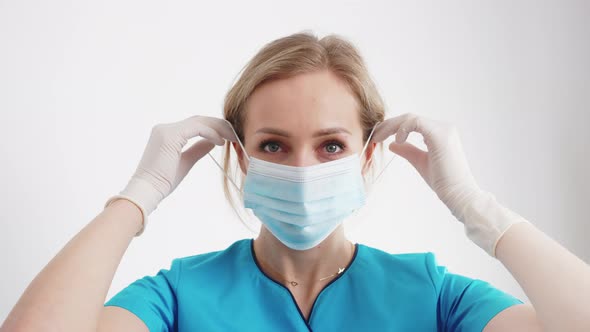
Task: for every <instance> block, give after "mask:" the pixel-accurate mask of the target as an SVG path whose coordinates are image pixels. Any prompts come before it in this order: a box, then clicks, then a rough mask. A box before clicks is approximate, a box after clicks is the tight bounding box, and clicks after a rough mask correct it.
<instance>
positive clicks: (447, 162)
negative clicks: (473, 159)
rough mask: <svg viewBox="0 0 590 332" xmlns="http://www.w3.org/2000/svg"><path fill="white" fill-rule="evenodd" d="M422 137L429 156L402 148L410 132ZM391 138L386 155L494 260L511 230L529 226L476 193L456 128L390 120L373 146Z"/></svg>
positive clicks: (411, 118)
mask: <svg viewBox="0 0 590 332" xmlns="http://www.w3.org/2000/svg"><path fill="white" fill-rule="evenodd" d="M412 131H415V132H418V133H420V134H421V135H422V136H423V138H424V143H425V144H426V147H427V151H424V150H422V149H419V148H417V147H416V146H414V145H413V144H410V143H407V142H405V141H406V139H407V138H408V135H409V134H410V132H412ZM393 134H395V141H394V142H392V143H391V144H390V145H389V149H390V150H391V151H392V152H394V153H396V154H398V155H400V156H402V157H404V158H405V159H407V160H408V161H409V162H410V163H411V164H412V165H413V166H414V167H415V168H416V170H417V171H418V173H419V174H420V175H421V176H422V178H423V179H424V181H425V182H426V183H427V184H428V185H429V186H430V188H432V190H433V191H434V192H435V193H436V195H437V196H438V198H439V199H440V200H441V201H442V202H443V203H444V204H445V205H446V206H447V207H448V208H449V210H450V211H451V213H452V214H453V215H454V216H455V217H456V218H457V219H458V220H459V221H461V222H462V223H463V224H464V226H465V232H466V234H467V236H468V237H469V239H471V240H472V241H473V242H474V243H475V244H477V245H478V246H479V247H480V248H482V249H483V250H485V251H486V252H487V253H488V254H489V255H490V256H492V257H496V245H497V243H498V241H499V240H500V238H501V237H502V235H504V233H505V232H506V231H507V230H508V228H509V227H510V226H512V225H513V224H516V223H519V222H528V221H527V220H526V219H524V218H523V217H521V216H519V215H518V214H516V213H514V212H512V211H510V210H508V209H507V208H505V207H503V206H501V205H500V204H499V203H498V202H497V201H496V199H495V197H494V196H493V195H492V194H491V193H488V192H485V191H483V190H481V189H480V188H479V186H478V185H477V183H476V182H475V179H474V178H473V175H472V174H471V170H470V169H469V165H468V163H467V160H466V158H465V155H464V154H463V148H462V147H461V142H460V140H459V134H458V133H457V130H456V129H455V127H453V126H451V125H449V124H446V123H442V122H438V121H434V120H430V119H427V118H424V117H421V116H417V115H415V114H412V113H407V114H403V115H400V116H397V117H394V118H390V119H387V120H385V121H384V122H382V123H380V124H379V125H378V126H377V128H376V129H375V133H374V135H373V139H372V141H374V142H381V141H384V140H385V139H387V137H389V136H391V135H393Z"/></svg>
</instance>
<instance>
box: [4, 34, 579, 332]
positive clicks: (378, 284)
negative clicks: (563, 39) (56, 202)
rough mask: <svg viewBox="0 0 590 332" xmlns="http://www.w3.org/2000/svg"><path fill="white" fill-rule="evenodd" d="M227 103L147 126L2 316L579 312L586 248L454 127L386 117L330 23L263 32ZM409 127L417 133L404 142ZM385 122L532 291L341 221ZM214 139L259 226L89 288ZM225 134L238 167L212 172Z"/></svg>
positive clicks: (111, 325) (223, 325)
mask: <svg viewBox="0 0 590 332" xmlns="http://www.w3.org/2000/svg"><path fill="white" fill-rule="evenodd" d="M224 118H225V119H224V120H222V119H216V118H210V117H203V116H194V117H190V118H188V119H185V120H183V121H180V122H176V123H170V124H161V125H157V126H155V127H154V128H153V130H152V135H151V137H150V140H149V142H148V144H147V147H146V150H145V151H144V154H143V157H142V159H141V161H140V164H139V167H138V168H137V171H136V172H135V174H134V176H133V177H132V179H131V180H130V181H129V183H128V184H127V186H126V188H125V189H124V190H123V191H122V192H121V193H120V194H119V195H115V196H113V197H112V198H111V199H109V200H108V201H107V203H106V204H105V209H104V211H103V212H102V213H100V214H99V215H98V216H97V217H96V218H95V219H94V220H92V221H91V222H90V223H89V224H88V225H87V226H86V227H85V228H84V229H83V230H82V231H81V232H80V233H79V234H78V235H76V236H75V237H74V238H73V239H72V240H71V241H70V242H69V243H68V244H67V245H66V246H65V247H64V249H63V250H62V251H61V252H60V253H58V255H57V256H56V257H55V258H54V259H53V260H52V261H51V262H50V263H49V264H48V265H47V267H45V269H43V270H42V271H41V273H40V274H39V275H38V276H37V277H36V278H35V280H33V282H32V283H31V285H30V286H29V287H28V288H27V290H26V291H25V293H24V294H23V296H22V297H21V299H20V300H19V302H18V303H17V304H16V306H15V308H14V309H13V310H12V312H11V313H10V314H9V316H8V318H7V320H6V321H5V322H4V325H3V327H2V331H3V332H4V331H52V330H60V331H61V330H64V331H96V330H98V331H148V330H150V331H161V330H174V331H196V330H205V331H212V330H215V331H237V330H239V331H311V330H313V331H337V330H340V331H359V330H362V331H382V330H387V331H433V330H441V331H443V330H444V331H447V330H448V331H481V330H483V331H487V332H491V331H541V330H547V331H582V330H584V331H587V330H590V311H589V309H588V308H590V305H589V304H590V303H589V300H590V286H589V283H588V280H590V269H589V267H588V265H586V264H585V263H584V262H583V261H581V260H580V259H578V258H577V257H576V256H574V255H572V254H571V253H570V252H568V251H567V250H566V249H564V248H563V247H562V246H560V245H559V244H558V243H556V242H555V241H553V240H552V239H550V238H549V237H547V236H546V235H545V234H543V233H542V232H541V231H539V230H538V229H537V228H535V227H534V226H533V225H531V224H530V223H529V222H527V221H526V220H525V219H523V218H522V217H520V216H518V215H517V214H515V213H513V212H511V211H509V210H507V209H506V208H504V207H502V206H501V205H499V204H498V203H497V202H496V201H495V199H494V197H493V196H492V195H490V194H489V193H487V192H485V191H483V190H481V189H480V188H479V187H478V186H477V184H476V182H475V179H474V178H473V177H472V176H471V173H470V171H469V167H468V165H467V162H466V160H465V158H464V156H463V153H462V151H461V145H460V142H459V138H458V135H457V133H456V131H455V130H454V128H453V127H451V126H448V125H446V124H442V123H439V122H436V121H432V120H429V119H425V118H423V117H419V116H416V115H413V114H405V115H402V116H398V117H394V118H390V119H387V120H386V119H384V110H383V106H382V102H381V99H380V97H379V95H378V93H377V91H376V89H375V87H374V85H373V83H372V81H371V79H370V78H369V75H368V73H367V71H366V68H365V66H364V64H363V61H362V59H361V57H360V55H359V54H358V52H357V51H356V50H355V48H354V47H353V46H352V45H350V44H349V43H348V42H346V41H345V40H343V39H341V38H339V37H336V36H329V37H326V38H323V39H321V40H318V39H317V38H315V37H314V36H311V35H308V34H295V35H292V36H288V37H285V38H281V39H279V40H276V41H274V42H272V43H270V44H268V45H266V46H265V47H264V48H263V49H262V50H261V51H260V52H259V53H258V54H257V55H256V56H255V57H254V58H253V59H252V60H251V62H250V63H249V65H248V66H247V67H246V68H245V70H244V72H243V73H242V75H241V77H240V79H239V80H238V81H237V82H236V84H235V85H234V86H233V88H232V89H231V90H230V92H229V93H228V95H227V98H226V102H225V109H224ZM413 131H415V132H418V133H420V134H421V135H422V136H423V137H424V141H425V144H426V146H427V148H428V151H422V150H420V149H418V148H416V147H414V146H413V145H411V144H409V143H406V142H405V140H406V138H407V137H408V134H409V133H410V132H413ZM394 134H395V135H396V136H395V137H396V139H395V142H394V143H392V144H391V145H390V146H389V149H390V150H391V151H393V152H394V153H396V154H398V155H400V156H402V157H404V158H406V159H407V160H408V161H409V162H410V163H411V164H412V165H413V166H414V167H416V169H417V170H418V172H419V174H420V175H421V176H422V177H423V178H424V180H425V182H426V183H427V184H428V185H429V186H430V187H431V188H432V190H433V191H434V192H435V193H436V194H437V195H438V197H439V198H440V199H441V201H442V202H443V203H445V204H446V205H447V206H448V207H449V209H450V210H451V212H452V213H453V214H454V215H455V216H456V217H457V219H458V220H459V221H460V222H463V223H464V225H465V229H466V233H467V236H468V237H469V238H470V239H472V240H473V241H474V242H475V243H476V244H477V245H478V246H480V247H481V248H482V249H484V250H485V251H486V252H488V253H489V254H490V255H492V256H493V257H496V258H497V259H499V260H500V261H501V262H502V263H503V264H504V266H506V268H507V269H508V270H509V271H510V273H511V274H512V275H513V276H514V278H515V279H516V280H517V281H518V282H519V284H520V285H521V286H522V287H523V289H524V291H525V293H526V294H527V296H528V297H529V298H530V300H531V303H530V304H524V303H523V302H522V301H520V300H518V299H516V298H514V297H513V296H511V295H509V294H506V293H504V292H502V291H500V290H498V289H496V288H494V287H493V286H491V285H490V284H489V283H486V282H484V281H482V280H476V279H470V278H467V277H465V276H461V275H456V274H452V273H449V272H448V271H447V270H446V269H445V267H443V266H438V265H436V261H435V258H434V256H433V255H432V253H415V254H389V253H386V252H383V251H380V250H379V249H376V248H371V247H368V246H365V245H362V244H353V243H351V242H350V241H349V240H348V239H346V237H345V235H344V232H343V228H342V221H343V220H345V219H346V218H347V217H349V216H350V215H351V214H353V213H354V211H356V210H358V209H359V208H360V207H362V206H363V204H364V199H365V180H368V181H366V182H370V173H371V169H372V167H373V163H372V160H373V155H374V154H375V153H377V152H376V151H378V149H377V146H378V145H379V144H381V142H382V141H383V140H385V139H386V138H387V137H389V136H391V135H394ZM197 136H200V137H203V138H204V139H203V140H201V141H199V142H197V143H195V144H194V145H193V146H191V147H190V148H189V149H187V150H186V151H185V152H182V148H183V146H184V145H185V144H186V143H187V141H188V140H189V139H190V138H193V137H197ZM223 144H226V160H225V163H224V172H225V174H226V176H227V177H228V179H226V183H225V184H226V188H225V189H226V193H227V194H228V197H229V198H230V199H231V198H232V197H233V196H232V195H231V193H230V188H231V187H229V184H231V183H233V184H232V186H235V187H237V188H238V190H239V191H240V192H239V194H240V195H243V196H242V197H241V199H242V200H243V203H244V205H245V207H246V208H250V209H252V211H253V212H254V214H255V215H256V216H257V217H258V218H259V219H260V220H261V222H262V227H261V230H260V234H259V236H258V237H257V238H256V239H253V240H252V239H242V240H238V241H236V242H235V243H233V244H232V245H231V246H230V247H228V248H226V249H225V250H221V251H217V252H210V253H204V254H200V255H195V256H191V257H184V258H178V259H175V260H173V262H172V266H171V268H170V269H169V270H161V271H160V272H159V273H158V274H157V275H156V276H152V277H147V276H146V277H144V278H142V279H139V280H137V281H135V282H134V283H132V284H131V285H129V286H128V287H127V288H125V289H123V290H122V291H121V292H119V293H118V294H116V295H115V296H114V297H113V298H112V299H110V300H109V301H108V302H107V303H104V300H105V297H106V294H107V291H108V288H109V286H110V283H111V281H112V278H113V275H114V273H115V270H116V268H117V266H118V264H119V262H120V260H121V257H122V255H123V254H124V252H125V250H126V248H127V246H128V245H129V243H130V241H131V240H132V239H133V237H134V236H137V235H140V234H141V233H142V232H143V230H144V227H145V226H146V224H147V217H148V215H149V214H150V213H151V212H152V211H153V210H154V209H155V208H156V207H157V205H158V204H159V202H160V201H162V200H163V199H164V198H165V197H167V196H168V195H169V194H170V193H171V192H172V191H173V190H174V189H175V188H176V187H177V186H178V184H179V183H180V182H181V181H182V179H183V178H184V176H185V175H186V174H187V173H188V171H189V170H190V169H191V167H192V166H193V165H194V163H195V162H197V161H198V160H200V159H201V158H202V157H203V156H204V155H205V154H207V153H208V152H209V151H210V150H211V149H213V147H214V146H215V145H223ZM231 151H235V152H236V155H237V160H238V163H239V167H240V172H241V174H242V175H245V179H244V180H243V181H240V180H238V179H233V178H232V177H231V176H230V175H228V174H227V172H228V171H229V170H230V169H231V163H230V161H229V160H230V153H231ZM239 175H240V173H238V176H239ZM228 181H230V182H228ZM232 204H235V202H232ZM105 243H108V245H106V246H105ZM103 304H104V306H103Z"/></svg>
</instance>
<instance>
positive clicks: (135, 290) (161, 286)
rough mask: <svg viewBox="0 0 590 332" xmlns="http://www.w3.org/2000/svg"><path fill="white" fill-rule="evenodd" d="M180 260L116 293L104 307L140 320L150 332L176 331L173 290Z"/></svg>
mask: <svg viewBox="0 0 590 332" xmlns="http://www.w3.org/2000/svg"><path fill="white" fill-rule="evenodd" d="M180 263H181V261H180V260H178V259H175V260H173V261H172V264H171V267H170V269H169V270H166V269H161V270H160V271H159V272H158V273H157V274H156V275H155V276H145V277H143V278H141V279H138V280H136V281H134V282H133V283H131V284H130V285H129V286H127V287H126V288H124V289H123V290H121V291H120V292H119V293H117V294H115V295H114V296H113V297H112V298H111V299H110V300H109V301H107V302H106V303H105V304H104V306H105V307H106V306H117V307H121V308H124V309H127V310H129V311H130V312H132V313H133V314H135V315H136V316H137V317H139V318H140V319H141V320H142V321H143V322H144V323H145V325H147V327H148V328H149V330H150V331H151V332H154V331H173V330H175V326H176V320H175V317H177V314H176V312H177V307H176V289H177V285H178V278H179V276H180V265H181V264H180Z"/></svg>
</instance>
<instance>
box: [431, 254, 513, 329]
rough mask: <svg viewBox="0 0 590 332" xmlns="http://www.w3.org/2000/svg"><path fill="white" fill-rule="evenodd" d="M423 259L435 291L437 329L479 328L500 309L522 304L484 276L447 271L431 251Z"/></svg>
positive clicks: (482, 327) (483, 326)
mask: <svg viewBox="0 0 590 332" xmlns="http://www.w3.org/2000/svg"><path fill="white" fill-rule="evenodd" d="M426 259H427V266H428V267H429V270H430V272H431V277H432V279H433V282H434V285H435V289H436V291H437V292H438V302H437V322H438V327H439V331H483V329H484V328H485V326H486V325H487V323H488V322H489V321H490V320H491V319H492V318H494V316H496V315H497V314H498V313H500V312H501V311H502V310H504V309H506V308H508V307H510V306H513V305H517V304H523V302H522V301H521V300H520V299H518V298H516V297H514V296H512V295H510V294H508V293H505V292H503V291H501V290H500V289H498V288H496V287H494V286H493V285H492V284H490V283H488V282H486V281H484V280H480V279H472V278H468V277H466V276H462V275H459V274H454V273H450V272H449V271H448V270H447V268H446V267H445V266H439V265H437V264H436V258H435V256H434V254H433V253H428V254H427V258H426Z"/></svg>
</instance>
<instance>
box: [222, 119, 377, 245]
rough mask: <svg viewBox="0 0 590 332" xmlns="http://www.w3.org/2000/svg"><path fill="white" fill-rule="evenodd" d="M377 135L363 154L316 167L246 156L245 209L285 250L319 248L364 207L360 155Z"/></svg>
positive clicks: (364, 197) (368, 140) (364, 199)
mask: <svg viewBox="0 0 590 332" xmlns="http://www.w3.org/2000/svg"><path fill="white" fill-rule="evenodd" d="M374 130H375V128H373V130H372V131H371V135H369V138H368V139H367V142H366V144H365V146H364V147H363V150H362V152H361V153H360V154H353V155H350V156H346V157H343V158H340V159H337V160H333V161H329V162H325V163H321V164H316V165H312V166H302V167H300V166H288V165H283V164H277V163H273V162H268V161H264V160H261V159H258V158H254V157H248V156H247V155H246V158H247V159H248V160H249V164H248V171H247V173H246V178H245V182H244V188H243V199H244V207H245V208H247V209H251V210H252V213H253V214H254V215H255V216H256V217H257V218H258V219H259V220H260V221H261V222H262V223H263V224H264V225H265V226H266V228H267V229H268V230H269V231H270V232H271V233H272V234H273V235H274V236H275V237H276V238H277V239H278V240H279V241H281V242H282V243H283V244H284V245H285V246H287V247H289V248H291V249H294V250H307V249H311V248H313V247H315V246H317V245H318V244H320V243H321V242H322V241H323V240H325V239H326V238H327V237H328V236H329V235H330V234H331V233H332V232H333V231H334V230H335V229H336V228H337V227H338V226H339V225H340V224H341V223H342V222H343V221H344V220H345V219H347V218H348V217H350V216H351V215H352V214H353V213H355V212H356V211H358V209H360V208H361V207H362V206H363V205H364V204H365V201H366V194H365V185H364V179H363V176H362V171H361V157H360V156H363V155H364V152H365V150H366V148H367V146H368V143H369V142H370V140H371V137H372V135H373V131H374ZM236 137H237V135H236ZM238 142H239V144H240V146H241V147H242V151H244V153H246V149H245V148H244V146H243V145H242V143H241V142H240V141H239V139H238ZM226 176H227V175H226ZM230 180H231V179H230ZM232 183H233V181H232ZM234 185H235V183H234ZM236 187H237V186H236Z"/></svg>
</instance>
